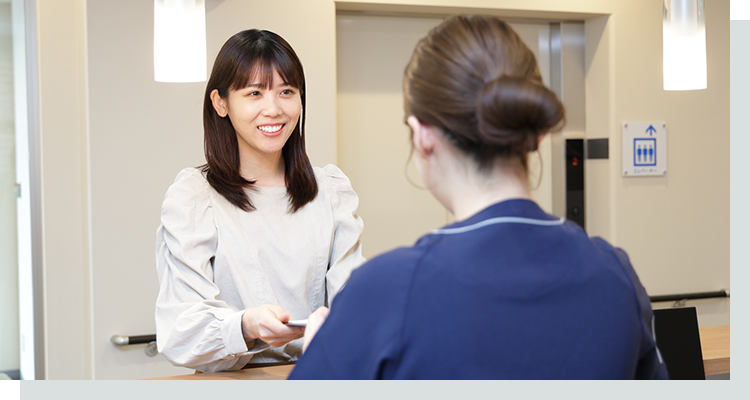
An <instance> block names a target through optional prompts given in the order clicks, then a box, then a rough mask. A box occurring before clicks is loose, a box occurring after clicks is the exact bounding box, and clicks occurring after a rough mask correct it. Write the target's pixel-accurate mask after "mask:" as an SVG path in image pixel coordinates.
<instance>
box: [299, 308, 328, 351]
mask: <svg viewBox="0 0 750 400" xmlns="http://www.w3.org/2000/svg"><path fill="white" fill-rule="evenodd" d="M330 312H331V310H329V309H328V308H326V307H320V308H318V309H317V310H315V312H314V313H312V314H310V316H309V317H307V328H306V329H305V341H304V342H303V344H302V352H303V353H304V352H305V350H307V346H308V345H309V344H310V342H311V341H312V339H313V337H314V336H315V334H316V333H318V329H320V327H321V326H323V322H326V318H328V314H329V313H330Z"/></svg>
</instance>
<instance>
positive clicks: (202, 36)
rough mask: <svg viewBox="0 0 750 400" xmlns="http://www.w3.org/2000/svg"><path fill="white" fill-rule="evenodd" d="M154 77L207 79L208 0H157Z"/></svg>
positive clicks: (158, 79)
mask: <svg viewBox="0 0 750 400" xmlns="http://www.w3.org/2000/svg"><path fill="white" fill-rule="evenodd" d="M154 80H156V81H157V82H203V81H205V80H206V3H205V0H154Z"/></svg>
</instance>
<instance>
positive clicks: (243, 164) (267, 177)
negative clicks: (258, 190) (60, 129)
mask: <svg viewBox="0 0 750 400" xmlns="http://www.w3.org/2000/svg"><path fill="white" fill-rule="evenodd" d="M240 174H242V177H243V178H245V179H247V180H249V181H255V186H261V187H285V186H286V179H285V168H284V157H283V156H282V154H281V151H279V152H277V153H274V154H254V155H252V156H250V155H243V154H240Z"/></svg>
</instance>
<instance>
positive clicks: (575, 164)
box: [573, 157, 578, 167]
mask: <svg viewBox="0 0 750 400" xmlns="http://www.w3.org/2000/svg"><path fill="white" fill-rule="evenodd" d="M573 166H574V167H577V166H578V157H573Z"/></svg>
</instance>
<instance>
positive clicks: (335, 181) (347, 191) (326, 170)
mask: <svg viewBox="0 0 750 400" xmlns="http://www.w3.org/2000/svg"><path fill="white" fill-rule="evenodd" d="M313 170H314V172H315V179H316V180H317V181H318V186H319V190H321V191H323V192H324V193H326V195H327V196H329V197H333V198H339V199H343V198H348V197H353V198H356V196H357V195H356V193H355V192H354V189H353V188H352V183H351V181H350V180H349V177H347V176H346V174H344V172H343V171H342V170H341V168H339V167H337V166H336V165H333V164H328V165H326V166H325V167H314V168H313Z"/></svg>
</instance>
